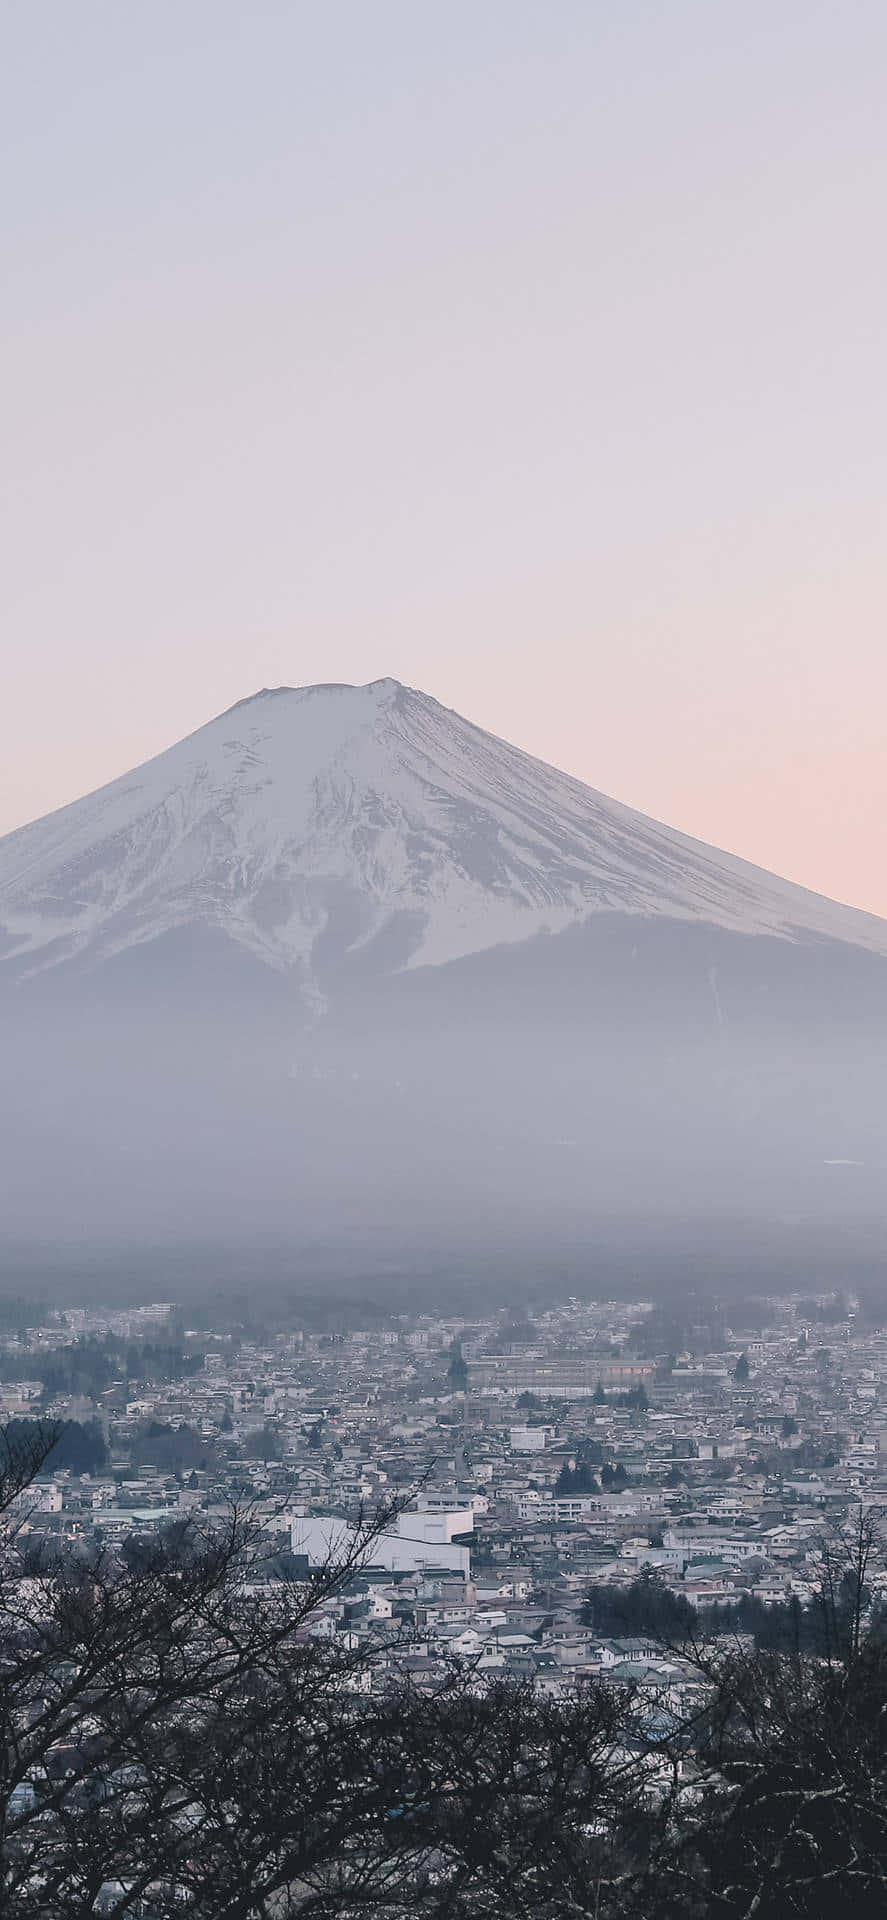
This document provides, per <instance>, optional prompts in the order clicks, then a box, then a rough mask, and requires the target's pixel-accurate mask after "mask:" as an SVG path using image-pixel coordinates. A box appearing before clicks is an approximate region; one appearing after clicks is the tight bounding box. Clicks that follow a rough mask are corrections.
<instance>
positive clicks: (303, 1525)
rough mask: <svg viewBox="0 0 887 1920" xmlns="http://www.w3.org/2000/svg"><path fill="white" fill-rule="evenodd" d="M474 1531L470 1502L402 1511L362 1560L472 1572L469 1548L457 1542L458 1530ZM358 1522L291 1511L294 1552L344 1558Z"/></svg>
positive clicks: (396, 1568)
mask: <svg viewBox="0 0 887 1920" xmlns="http://www.w3.org/2000/svg"><path fill="white" fill-rule="evenodd" d="M473 1532H474V1514H473V1513H472V1511H471V1508H470V1507H468V1508H458V1509H450V1510H449V1511H448V1512H446V1513H437V1512H435V1513H399V1514H398V1515H397V1517H396V1519H395V1520H394V1521H393V1523H392V1525H391V1526H390V1527H388V1528H386V1530H385V1532H384V1533H382V1534H380V1535H379V1536H378V1538H377V1539H375V1540H373V1541H371V1543H370V1544H369V1546H368V1547H367V1548H366V1551H365V1552H364V1553H362V1554H361V1556H360V1561H359V1564H360V1565H361V1566H373V1567H385V1568H386V1570H387V1571H388V1572H389V1573H416V1572H418V1571H420V1570H422V1569H424V1568H426V1567H448V1568H452V1569H453V1570H454V1571H457V1572H460V1573H462V1574H464V1576H465V1579H466V1580H467V1579H468V1578H469V1575H470V1572H471V1554H470V1550H469V1548H468V1547H467V1546H464V1545H459V1544H454V1536H455V1535H456V1534H465V1533H473ZM354 1539H355V1532H354V1527H353V1525H351V1523H350V1522H349V1521H347V1520H342V1519H341V1518H338V1517H336V1516H335V1515H333V1514H314V1515H310V1516H307V1515H304V1514H296V1513H294V1514H293V1515H292V1520H291V1541H292V1550H293V1553H299V1554H306V1555H307V1558H308V1564H309V1566H320V1565H321V1564H322V1562H323V1561H324V1560H327V1559H333V1560H342V1559H344V1558H345V1555H346V1554H347V1553H348V1552H349V1550H351V1549H352V1548H353V1545H354Z"/></svg>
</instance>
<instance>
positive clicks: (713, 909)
mask: <svg viewBox="0 0 887 1920" xmlns="http://www.w3.org/2000/svg"><path fill="white" fill-rule="evenodd" d="M606 910H610V911H617V912H621V913H631V914H639V915H656V916H663V915H665V916H670V917H672V918H677V919H684V920H697V921H706V922H711V923H714V924H715V925H717V926H721V927H725V928H730V929H733V930H736V931H739V932H743V933H771V934H777V935H781V936H783V937H787V938H789V939H793V940H806V939H808V938H811V937H812V938H822V937H827V938H833V939H837V940H841V941H847V942H850V943H852V944H854V945H858V946H864V947H868V948H870V949H872V950H873V951H876V952H879V953H887V923H885V922H884V921H881V920H878V919H875V918H874V917H872V916H869V915H866V914H862V913H857V912H855V911H854V910H852V909H850V908H847V907H841V906H838V905H836V904H835V903H833V902H831V901H828V900H825V899H823V898H822V897H820V896H819V895H816V894H812V893H808V892H806V891H805V890H804V889H803V888H800V887H796V886H793V885H791V884H790V883H789V882H787V881H783V880H779V879H777V878H775V877H774V876H773V875H771V874H768V873H765V872H763V871H762V870H760V869H758V868H756V867H752V866H750V865H748V864H747V863H746V862H744V861H741V860H738V859H735V858H733V857H732V856H730V855H728V854H724V853H719V852H716V851H715V850H713V849H712V848H709V847H706V846H704V845H702V844H701V843H700V842H698V841H695V840H691V839H689V838H687V837H686V836H684V835H683V834H680V833H676V832H674V831H672V830H671V829H670V828H667V827H663V826H659V825H657V824H656V823H655V822H654V821H652V820H650V819H648V818H646V817H645V816H644V815H642V814H639V813H635V812H633V811H632V810H631V809H630V808H628V807H625V806H622V805H620V804H618V803H617V802H615V801H613V800H609V799H607V798H605V797H604V796H603V795H602V794H599V793H596V792H595V791H593V790H592V789H591V788H589V787H585V786H583V785H582V784H581V783H580V782H579V781H577V780H574V779H571V778H569V777H568V776H567V775H566V774H562V773H559V772H557V771H556V770H555V769H553V768H551V767H548V766H545V765H544V764H543V763H542V762H540V761H538V760H534V759H532V758H531V757H530V756H528V755H527V754H524V753H522V752H520V751H518V749H516V748H514V747H511V746H508V745H507V744H506V743H505V742H503V741H501V740H498V739H496V738H494V737H493V736H492V735H490V734H487V733H484V732H483V731H481V729H479V728H477V727H475V726H472V725H471V724H470V723H469V722H468V721H466V720H463V719H461V718H460V717H459V715H457V714H455V713H452V712H450V711H449V710H447V709H446V708H444V707H442V706H440V705H439V703H438V702H437V701H436V700H433V699H431V698H429V697H428V696H427V695H425V694H422V693H417V692H414V691H412V690H411V689H409V688H406V687H403V686H401V685H400V684H399V683H398V682H397V681H394V680H378V681H374V682H373V683H372V684H371V685H370V686H367V687H347V686H329V687H325V686H321V687H308V688H299V689H292V688H281V689H279V690H277V691H273V692H268V691H265V692H262V693H259V694H256V695H255V696H254V697H253V698H251V699H248V700H245V701H242V702H241V703H240V704H239V705H238V706H236V707H233V708H231V709H230V710H229V711H228V712H227V713H224V714H222V715H220V716H219V718H218V719H216V720H213V721H211V722H210V723H209V724H208V725H207V726H204V727H202V728H200V729H199V731H198V732H197V733H194V734H192V735H190V737H189V738H188V739H186V740H182V741H180V742H179V744H178V745H177V746H174V747H171V748H170V749H169V750H168V751H167V752H165V753H161V754H159V755H158V756H157V758H156V759H154V760H150V761H148V762H147V763H146V765H144V766H143V767H140V768H138V769H136V770H135V771H134V772H132V773H130V774H127V775H125V776H124V777H123V778H121V779H119V780H114V781H112V782H111V783H110V785H108V786H106V787H102V788H101V789H100V790H99V791H98V792H96V793H93V794H90V795H88V796H87V797H86V798H84V799H82V800H78V801H75V802H74V803H73V804H72V805H70V806H67V807H63V808H62V809H60V811H58V812H57V813H53V814H50V815H48V816H47V817H46V818H45V819H42V820H38V821H35V822H33V823H32V824H31V825H30V826H27V827H23V828H21V829H20V830H19V831H18V832H16V833H12V834H9V835H7V836H6V837H5V839H3V840H0V962H2V961H4V960H5V962H6V963H7V966H8V967H9V968H10V969H12V970H14V971H15V973H16V974H18V975H21V974H23V973H24V974H29V973H34V972H38V971H43V970H44V969H46V968H48V967H53V966H58V965H59V964H62V963H66V962H71V961H73V960H78V959H79V961H80V964H81V965H87V966H91V965H94V964H97V963H99V962H100V961H101V960H103V959H104V958H107V957H108V956H110V955H112V954H115V953H119V952H122V951H125V950H126V949H127V948H131V947H133V946H136V945H140V944H143V943H145V942H148V941H150V940H152V939H155V938H156V937H158V936H159V935H162V934H165V933H168V932H170V931H172V930H173V929H175V928H179V927H183V926H193V925H197V926H200V927H202V928H208V929H211V930H213V931H216V932H218V931H221V932H223V933H224V934H226V935H228V936H229V937H230V938H231V939H232V940H233V941H234V942H236V943H237V944H239V945H240V946H242V947H244V948H246V949H247V950H249V951H250V952H252V953H253V954H255V955H257V956H259V957H260V958H262V959H263V960H264V961H266V962H267V963H268V964H270V965H271V966H273V967H275V968H278V969H282V970H288V969H296V970H297V971H298V972H299V973H300V974H301V975H302V976H303V978H304V980H305V983H306V985H309V984H310V980H311V956H312V948H313V947H314V944H315V942H316V941H318V940H319V939H322V938H323V937H324V936H327V937H329V936H332V935H334V936H335V937H336V938H338V939H339V940H340V941H341V942H343V943H344V945H345V947H346V948H348V949H350V950H352V951H354V950H357V949H359V948H360V947H367V948H368V947H369V946H370V943H376V944H377V946H378V945H379V944H380V943H381V951H382V952H383V953H384V955H385V956H386V957H387V958H386V963H387V964H388V965H389V966H404V965H410V966H415V965H418V964H438V963H441V962H444V961H447V960H451V959H455V958H458V957H462V956H464V955H466V954H470V953H476V952H479V951H481V950H482V949H484V948H487V947H490V946H493V945H496V944H498V943H507V942H514V941H521V940H525V939H527V938H528V937H530V936H531V935H533V934H536V933H539V932H541V931H543V930H545V929H547V930H549V931H551V932H557V931H559V930H561V929H563V928H565V927H567V926H569V925H571V924H574V923H575V922H577V921H579V920H582V919H585V918H586V917H587V916H588V915H590V914H593V913H599V912H602V911H606Z"/></svg>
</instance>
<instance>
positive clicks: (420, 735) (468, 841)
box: [0, 680, 887, 1257]
mask: <svg viewBox="0 0 887 1920" xmlns="http://www.w3.org/2000/svg"><path fill="white" fill-rule="evenodd" d="M0 1072H2V1076H3V1081H2V1087H3V1098H2V1100H0V1253H2V1245H3V1237H4V1234H6V1235H14V1236H15V1237H16V1238H17V1239H18V1240H19V1241H22V1240H24V1241H31V1240H33V1239H34V1238H35V1237H36V1238H37V1239H40V1238H41V1237H43V1238H46V1237H47V1236H49V1237H50V1238H58V1239H59V1240H60V1241H63V1242H65V1243H68V1242H70V1241H71V1240H73V1239H76V1238H80V1239H82V1240H84V1241H86V1242H88V1243H90V1244H91V1243H93V1242H94V1241H96V1240H97V1239H102V1238H106V1239H107V1238H109V1237H112V1238H113V1237H115V1236H116V1238H117V1241H118V1242H119V1241H120V1240H121V1239H122V1240H124V1241H126V1242H127V1244H132V1243H133V1242H134V1241H137V1240H140V1239H142V1238H143V1237H146V1236H150V1235H151V1234H159V1235H161V1236H165V1237H167V1238H168V1237H170V1236H173V1237H175V1236H177V1235H182V1236H184V1237H186V1238H187V1237H188V1236H191V1237H192V1238H193V1237H195V1236H197V1237H200V1238H202V1239H204V1240H214V1241H215V1240H218V1238H219V1237H220V1236H221V1237H223V1238H225V1239H226V1240H229V1241H230V1243H231V1244H232V1245H235V1244H243V1243H244V1240H248V1241H250V1243H251V1244H259V1243H263V1241H264V1239H265V1238H266V1237H267V1236H268V1235H269V1234H276V1235H277V1236H278V1237H279V1239H280V1240H281V1241H282V1242H285V1243H286V1244H291V1243H292V1242H293V1240H294V1239H299V1240H301V1242H302V1243H303V1244H304V1242H305V1241H306V1239H307V1240H310V1241H311V1242H312V1244H314V1245H321V1246H329V1245H331V1244H333V1243H334V1242H340V1241H341V1240H342V1238H343V1236H344V1238H345V1239H348V1240H349V1243H350V1244H351V1245H356V1246H363V1245H364V1244H365V1243H366V1241H367V1238H368V1237H370V1238H372V1239H373V1240H374V1244H375V1245H376V1248H377V1250H379V1249H381V1250H382V1252H383V1254H385V1253H386V1250H387V1249H389V1248H393V1247H394V1246H395V1245H396V1244H398V1242H399V1237H400V1242H401V1243H402V1241H403V1236H404V1235H407V1234H410V1233H412V1235H413V1242H412V1244H414V1245H416V1244H418V1245H419V1246H420V1247H421V1248H423V1249H430V1250H433V1249H434V1248H438V1247H441V1246H443V1245H445V1244H447V1243H449V1244H453V1243H454V1242H455V1241H458V1244H459V1245H460V1246H463V1247H464V1246H465V1245H466V1244H468V1243H470V1242H472V1241H473V1240H479V1239H481V1238H484V1237H485V1238H486V1240H487V1242H488V1243H489V1242H492V1243H493V1244H494V1245H495V1247H496V1248H497V1249H499V1248H501V1247H502V1246H503V1245H505V1244H506V1243H508V1244H511V1245H515V1244H517V1245H519V1244H521V1242H522V1238H523V1236H524V1235H525V1234H526V1235H530V1236H533V1237H534V1241H535V1244H537V1245H539V1246H541V1247H543V1248H549V1247H554V1246H556V1244H557V1243H558V1241H559V1240H560V1241H561V1242H562V1244H564V1245H568V1246H570V1247H575V1246H577V1245H580V1246H581V1245H582V1244H584V1240H583V1236H587V1235H589V1234H591V1235H593V1234H594V1233H595V1232H596V1231H597V1226H596V1223H599V1222H600V1221H601V1220H602V1219H604V1220H612V1219H613V1218H616V1219H617V1220H620V1221H622V1220H629V1221H630V1220H634V1219H635V1218H637V1217H638V1216H639V1215H643V1214H647V1215H650V1214H655V1215H656V1217H657V1219H658V1218H659V1217H661V1215H662V1213H663V1210H667V1211H669V1212H670V1213H671V1214H672V1215H677V1216H678V1217H679V1218H680V1219H682V1220H684V1219H690V1218H695V1217H697V1216H698V1215H699V1214H700V1213H704V1214H706V1215H707V1216H708V1217H712V1216H714V1215H717V1217H719V1218H721V1217H726V1215H728V1214H729V1215H730V1217H731V1218H733V1219H735V1218H737V1217H738V1218H741V1219H748V1218H751V1217H753V1216H754V1215H755V1213H757V1214H760V1215H766V1216H767V1217H768V1218H769V1219H771V1220H772V1219H773V1218H774V1216H776V1215H778V1216H779V1217H780V1218H781V1219H782V1220H783V1221H784V1220H786V1219H789V1220H793V1219H798V1220H802V1221H803V1220H815V1221H820V1220H825V1221H828V1220H836V1219H837V1220H840V1221H847V1220H850V1221H852V1222H853V1223H854V1227H855V1223H856V1222H857V1221H859V1220H863V1219H868V1220H869V1221H874V1222H875V1226H874V1227H873V1229H872V1232H873V1233H874V1234H875V1236H876V1237H877V1235H879V1234H881V1232H882V1229H883V1227H885V1226H887V1208H885V1193H887V1183H885V1181H884V1177H883V1169H884V1166H885V1165H887V1118H885V1105H884V1098H883V1086H884V1077H885V1074H887V923H885V922H884V921H881V920H877V919H875V918H872V917H870V916H867V915H865V914H862V913H857V912H855V911H853V910H852V909H850V908H848V907H841V906H837V905H835V904H834V903H833V902H831V901H828V900H824V899H822V898H820V897H819V896H817V895H815V894H811V893H807V892H805V891H804V890H803V889H802V888H800V887H796V886H792V885H790V884H789V883H788V882H786V881H783V880H779V879H776V878H775V877H774V876H773V875H772V874H768V873H764V872H762V871H760V870H759V869H757V868H755V867H752V866H749V865H747V864H745V863H744V862H743V861H741V860H738V859H735V858H733V857H731V856H730V855H728V854H724V853H718V852H715V851H714V850H713V849H712V848H710V847H706V846H703V845H701V844H700V843H699V842H698V841H694V840H690V839H688V838H686V837H685V836H684V835H682V834H679V833H675V832H672V831H671V830H670V829H669V828H667V827H663V826H658V825H657V824H656V823H655V822H654V821H652V820H648V819H646V818H645V817H644V816H643V815H641V814H638V813H633V812H632V811H631V810H630V809H629V808H628V807H625V806H621V805H619V804H617V803H616V802H615V801H613V800H609V799H606V798H605V797H604V796H603V795H602V794H599V793H596V792H593V791H592V790H591V789H590V788H588V787H585V786H583V785H582V784H581V783H580V782H578V781H576V780H572V779H569V778H567V776H566V775H564V774H562V773H558V772H556V771H555V770H554V769H553V768H551V767H547V766H544V765H542V764H541V763H540V762H539V761H538V760H533V759H531V758H530V757H529V756H528V755H526V754H524V753H520V752H518V751H517V750H516V749H515V748H514V747H510V746H507V745H506V744H505V743H504V742H503V741H501V740H497V739H494V738H493V737H492V736H491V735H490V734H487V733H484V732H482V731H481V730H480V729H478V728H477V727H474V726H472V725H471V724H470V723H469V722H468V721H466V720H463V719H460V718H459V716H458V715H457V714H454V713H450V712H449V711H447V710H446V709H445V708H444V707H442V706H440V705H438V703H437V701H435V700H431V699H429V698H428V697H427V696H426V695H424V694H422V693H415V692H412V691H411V690H410V689H408V688H406V687H402V686H400V685H398V684H397V682H395V681H393V680H380V681H376V682H374V683H373V684H372V685H371V686H368V687H315V688H306V689H300V690H293V689H286V688H284V689H281V690H280V691H278V692H274V693H260V694H256V695H255V696H254V698H252V699H249V700H245V701H243V702H242V703H241V704H240V705H239V706H237V707H234V708H232V709H231V710H230V712H228V713H225V714H223V715H221V717H220V718H219V719H217V720H213V721H211V722H210V724H209V725H208V726H205V727H202V728H201V729H200V730H199V731H198V732H197V733H195V734H192V735H191V737H190V738H189V739H187V740H183V741H181V742H180V743H179V745H177V746H175V747H172V748H171V749H170V750H169V751H168V752H167V753H162V754H160V755H158V757H157V758H156V759H155V760H152V761H149V762H148V764H147V765H146V766H144V767H140V768H138V769H137V770H136V771H135V772H133V773H130V774H127V775H126V776H124V778H122V779H120V780H115V781H112V782H111V784H110V785H109V786H107V787H103V788H102V789H101V790H100V791H99V792H98V793H94V794H90V795H89V796H88V797H87V798H85V799H83V800H78V801H76V802H74V804H73V805H71V806H68V807H63V808H62V809H61V810H60V811H59V812H58V813H54V814H52V815H50V816H49V817H48V818H46V819H44V820H38V821H36V822H34V824H33V825H31V826H28V827H24V828H22V829H21V830H20V831H19V832H17V833H13V834H9V835H8V836H7V837H6V839H4V840H2V841H0ZM816 1231H817V1232H818V1228H817V1229H816ZM497 1257H498V1256H497Z"/></svg>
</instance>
